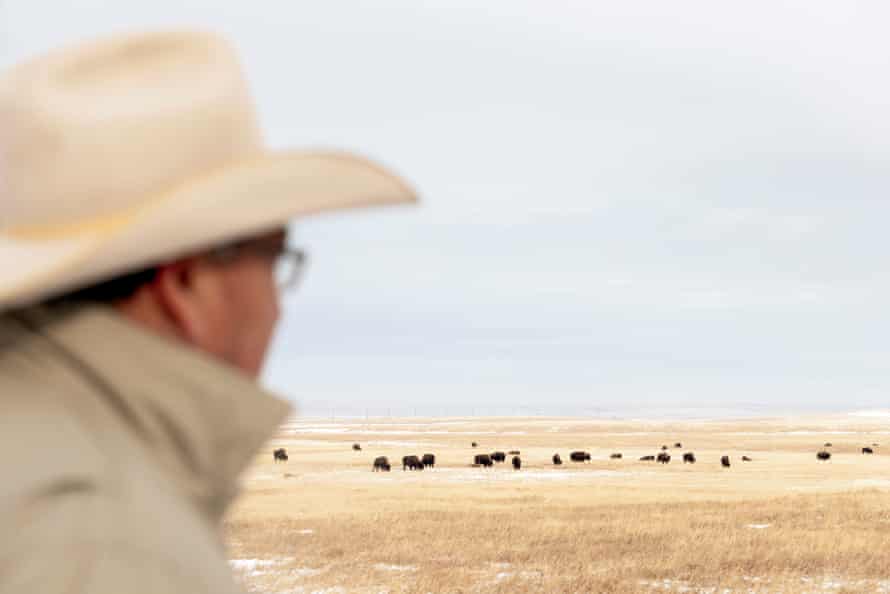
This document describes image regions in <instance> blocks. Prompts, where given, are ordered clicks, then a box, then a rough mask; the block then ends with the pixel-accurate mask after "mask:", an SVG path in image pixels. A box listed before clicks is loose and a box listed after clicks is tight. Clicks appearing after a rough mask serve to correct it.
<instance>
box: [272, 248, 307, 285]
mask: <svg viewBox="0 0 890 594" xmlns="http://www.w3.org/2000/svg"><path fill="white" fill-rule="evenodd" d="M308 262H309V254H307V253H306V250H304V249H302V248H298V247H285V248H284V249H282V250H278V254H277V255H276V258H275V285H276V286H277V287H278V288H279V289H280V290H282V291H288V290H290V289H293V288H295V287H297V286H298V285H299V284H300V281H301V280H302V279H303V275H304V274H305V272H306V264H307V263H308Z"/></svg>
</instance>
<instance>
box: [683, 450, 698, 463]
mask: <svg viewBox="0 0 890 594" xmlns="http://www.w3.org/2000/svg"><path fill="white" fill-rule="evenodd" d="M683 464H695V454H693V453H692V452H686V453H685V454H683Z"/></svg>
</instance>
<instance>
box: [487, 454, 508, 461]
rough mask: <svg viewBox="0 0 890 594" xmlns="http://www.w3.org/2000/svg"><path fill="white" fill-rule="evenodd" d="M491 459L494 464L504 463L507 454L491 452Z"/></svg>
mask: <svg viewBox="0 0 890 594" xmlns="http://www.w3.org/2000/svg"><path fill="white" fill-rule="evenodd" d="M491 459H492V460H494V461H495V462H505V461H506V460H507V454H505V453H504V452H492V453H491Z"/></svg>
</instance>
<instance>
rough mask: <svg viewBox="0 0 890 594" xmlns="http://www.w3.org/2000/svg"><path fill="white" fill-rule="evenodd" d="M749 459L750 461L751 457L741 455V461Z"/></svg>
mask: <svg viewBox="0 0 890 594" xmlns="http://www.w3.org/2000/svg"><path fill="white" fill-rule="evenodd" d="M750 461H751V458H749V457H748V456H742V462H750Z"/></svg>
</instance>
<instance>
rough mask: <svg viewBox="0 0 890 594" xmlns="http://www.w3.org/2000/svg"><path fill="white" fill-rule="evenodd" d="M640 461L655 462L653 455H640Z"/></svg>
mask: <svg viewBox="0 0 890 594" xmlns="http://www.w3.org/2000/svg"><path fill="white" fill-rule="evenodd" d="M640 462H655V456H641V457H640Z"/></svg>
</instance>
